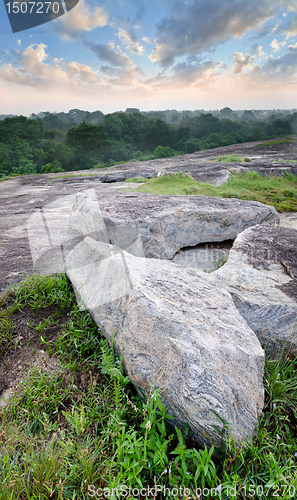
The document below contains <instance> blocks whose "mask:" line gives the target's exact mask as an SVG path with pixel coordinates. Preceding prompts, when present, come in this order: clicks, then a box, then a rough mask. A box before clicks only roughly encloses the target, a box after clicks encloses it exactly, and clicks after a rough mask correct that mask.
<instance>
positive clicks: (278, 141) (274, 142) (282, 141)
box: [256, 139, 294, 147]
mask: <svg viewBox="0 0 297 500" xmlns="http://www.w3.org/2000/svg"><path fill="white" fill-rule="evenodd" d="M290 142H294V141H290V140H289V139H272V140H271V141H268V142H263V143H262V144H256V147H258V146H276V145H277V144H289V143H290Z"/></svg>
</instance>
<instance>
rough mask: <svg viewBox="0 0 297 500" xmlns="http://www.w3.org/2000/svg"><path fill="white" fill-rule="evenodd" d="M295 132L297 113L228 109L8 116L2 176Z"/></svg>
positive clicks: (1, 140) (0, 144)
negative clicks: (235, 110)
mask: <svg viewBox="0 0 297 500" xmlns="http://www.w3.org/2000/svg"><path fill="white" fill-rule="evenodd" d="M259 116H260V118H259ZM0 118H1V117H0ZM2 118H3V117H2ZM296 133H297V112H291V113H288V114H284V113H276V114H274V113H272V112H270V113H266V114H265V115H263V114H262V115H261V112H255V111H254V112H253V111H244V112H242V114H241V116H239V114H238V113H235V112H233V111H232V110H231V109H230V108H224V109H223V110H221V111H220V112H217V113H207V112H198V111H197V112H191V111H183V112H178V111H175V110H170V111H156V112H153V111H152V112H140V111H139V110H138V109H136V108H128V109H127V110H126V111H125V112H115V113H110V114H107V115H104V114H103V113H102V112H101V111H94V112H92V113H90V112H88V111H82V110H77V109H74V110H71V111H69V113H49V112H46V113H40V114H39V115H31V117H30V118H27V117H24V116H10V117H4V118H3V119H0V178H6V177H9V176H14V175H24V174H39V173H49V172H64V171H73V170H82V169H89V168H98V167H102V166H110V165H112V164H114V163H116V162H126V161H135V160H138V161H139V160H144V159H153V158H160V157H166V156H173V155H175V154H184V153H194V152H195V151H200V150H204V149H211V148H215V147H219V146H228V145H231V144H238V143H243V142H249V141H263V140H265V139H270V138H275V137H282V136H288V135H290V134H296Z"/></svg>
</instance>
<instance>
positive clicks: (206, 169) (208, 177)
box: [165, 163, 231, 186]
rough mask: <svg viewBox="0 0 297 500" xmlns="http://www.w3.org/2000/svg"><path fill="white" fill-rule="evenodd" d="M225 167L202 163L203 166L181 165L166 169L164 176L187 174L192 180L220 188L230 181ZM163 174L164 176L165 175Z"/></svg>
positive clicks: (217, 164) (218, 164)
mask: <svg viewBox="0 0 297 500" xmlns="http://www.w3.org/2000/svg"><path fill="white" fill-rule="evenodd" d="M224 167H225V165H224V166H222V164H221V163H204V164H196V165H195V164H194V165H193V164H191V163H190V164H189V165H187V164H182V166H180V165H176V166H170V167H167V168H166V174H170V173H177V172H183V173H185V174H188V175H189V176H190V177H192V179H194V180H195V181H199V182H208V183H210V184H213V186H222V185H223V184H225V182H227V180H228V179H230V177H231V174H230V172H229V171H228V170H226V169H225V168H224ZM166 174H165V175H166Z"/></svg>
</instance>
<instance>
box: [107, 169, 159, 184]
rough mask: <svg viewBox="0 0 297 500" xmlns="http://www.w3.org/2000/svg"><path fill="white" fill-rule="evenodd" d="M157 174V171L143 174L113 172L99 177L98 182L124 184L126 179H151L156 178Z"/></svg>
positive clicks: (137, 171)
mask: <svg viewBox="0 0 297 500" xmlns="http://www.w3.org/2000/svg"><path fill="white" fill-rule="evenodd" d="M157 174H158V171H157V170H149V171H144V172H143V171H141V172H139V170H134V171H128V170H123V171H122V172H113V173H110V174H106V175H103V176H102V177H100V182H125V180H126V179H132V178H133V177H143V178H145V179H151V178H152V177H156V175H157Z"/></svg>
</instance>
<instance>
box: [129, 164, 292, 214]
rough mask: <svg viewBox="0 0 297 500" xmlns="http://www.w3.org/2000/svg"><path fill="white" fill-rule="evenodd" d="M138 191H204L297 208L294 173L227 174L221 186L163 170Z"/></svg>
mask: <svg viewBox="0 0 297 500" xmlns="http://www.w3.org/2000/svg"><path fill="white" fill-rule="evenodd" d="M136 190H137V191H141V192H142V193H156V194H167V195H204V196H215V197H219V198H238V199H240V200H254V201H259V202H261V203H265V204H266V205H273V206H274V207H275V208H276V210H277V211H278V212H296V211H297V177H296V176H294V175H293V174H290V173H288V174H286V175H285V176H284V177H278V176H263V177H262V176H261V175H260V174H258V173H257V172H251V173H242V174H231V178H230V179H229V180H228V181H227V182H226V183H225V184H223V185H222V186H216V187H215V186H213V185H212V184H207V183H201V182H196V181H194V180H193V179H191V177H189V176H188V175H187V174H184V173H182V172H179V173H178V174H165V175H163V176H161V177H157V178H154V179H149V180H148V181H147V183H146V184H145V185H144V186H139V187H138V188H136Z"/></svg>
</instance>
